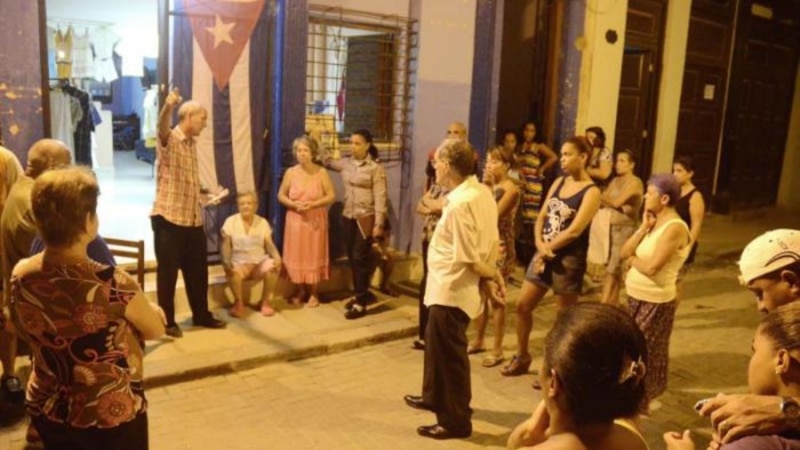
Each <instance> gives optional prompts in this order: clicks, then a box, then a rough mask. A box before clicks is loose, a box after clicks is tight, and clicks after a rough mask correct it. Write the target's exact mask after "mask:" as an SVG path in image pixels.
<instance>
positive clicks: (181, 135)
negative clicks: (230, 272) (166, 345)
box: [150, 89, 226, 338]
mask: <svg viewBox="0 0 800 450" xmlns="http://www.w3.org/2000/svg"><path fill="white" fill-rule="evenodd" d="M179 103H181V97H180V94H179V93H178V90H177V89H175V90H173V91H172V92H170V93H169V94H168V95H167V98H166V100H165V101H164V108H163V109H162V110H161V113H160V115H159V117H158V146H157V156H158V158H157V162H156V174H157V175H156V201H155V203H154V205H153V211H152V212H151V213H150V219H151V221H152V225H153V235H154V245H155V250H156V261H157V262H158V269H157V272H156V284H157V288H158V304H159V305H160V306H161V308H163V309H164V313H165V315H166V318H167V334H168V335H170V336H172V337H176V338H178V337H181V336H183V333H182V332H181V329H180V328H179V327H178V324H176V323H175V282H176V281H177V278H178V269H180V270H181V272H182V273H183V279H184V282H185V286H186V296H187V297H188V299H189V306H190V307H191V309H192V322H193V324H194V325H195V326H200V327H206V328H223V327H225V325H226V324H225V322H223V321H221V320H219V319H217V318H216V317H214V316H213V315H212V314H211V312H210V311H209V310H208V264H207V261H206V235H205V231H204V229H203V215H202V205H203V203H205V202H206V201H207V198H206V195H205V194H204V193H202V192H201V187H200V176H199V173H198V169H197V146H196V144H195V137H197V136H198V135H199V134H200V132H201V131H203V129H204V128H205V127H206V120H207V119H208V112H207V111H206V109H205V108H203V107H202V106H200V104H199V103H197V102H195V101H191V100H190V101H187V102H185V103H183V104H182V105H181V107H180V108H179V109H178V125H176V126H175V127H174V128H170V126H171V123H172V110H173V109H174V107H175V106H176V105H178V104H179Z"/></svg>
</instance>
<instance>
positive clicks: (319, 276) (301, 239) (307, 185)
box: [278, 136, 336, 308]
mask: <svg viewBox="0 0 800 450" xmlns="http://www.w3.org/2000/svg"><path fill="white" fill-rule="evenodd" d="M292 151H293V152H294V156H295V158H296V159H297V164H296V165H295V166H293V167H291V168H289V170H287V171H286V174H285V175H284V177H283V181H282V182H281V187H280V189H279V190H278V201H279V202H281V204H282V205H283V206H285V207H286V228H285V230H284V234H283V265H284V267H286V273H288V275H289V280H290V281H291V282H292V283H293V284H294V285H295V286H296V290H295V293H294V295H293V296H292V300H291V302H292V303H294V304H300V303H301V302H303V301H304V300H305V299H306V295H308V303H306V306H307V307H309V308H314V307H317V306H319V297H318V286H319V283H320V281H325V280H327V279H328V276H329V270H330V266H329V265H330V262H329V258H328V209H327V207H328V205H330V204H331V203H333V201H334V200H335V199H336V193H335V192H334V190H333V184H332V183H331V179H330V177H329V176H328V171H327V170H325V168H324V167H321V166H320V165H318V164H315V163H314V160H315V159H316V157H317V141H315V140H314V139H312V138H309V137H306V136H303V137H299V138H297V139H295V140H294V142H293V143H292ZM306 286H308V288H306Z"/></svg>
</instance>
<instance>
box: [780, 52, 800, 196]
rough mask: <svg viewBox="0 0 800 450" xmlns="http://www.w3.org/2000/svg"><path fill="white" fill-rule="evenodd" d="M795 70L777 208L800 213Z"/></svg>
mask: <svg viewBox="0 0 800 450" xmlns="http://www.w3.org/2000/svg"><path fill="white" fill-rule="evenodd" d="M797 69H798V70H797V79H796V81H795V84H794V101H793V102H792V115H791V117H790V118H789V135H788V136H787V138H786V152H785V153H784V154H783V171H782V172H781V184H780V186H779V187H778V206H779V207H781V208H786V209H788V210H792V211H800V195H798V192H800V177H798V176H797V168H798V167H800V65H798V68H797Z"/></svg>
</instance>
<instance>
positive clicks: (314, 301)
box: [306, 295, 319, 308]
mask: <svg viewBox="0 0 800 450" xmlns="http://www.w3.org/2000/svg"><path fill="white" fill-rule="evenodd" d="M317 306H319V299H318V298H317V296H316V295H312V296H311V297H309V298H308V303H306V308H316V307H317Z"/></svg>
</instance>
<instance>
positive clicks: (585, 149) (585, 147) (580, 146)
mask: <svg viewBox="0 0 800 450" xmlns="http://www.w3.org/2000/svg"><path fill="white" fill-rule="evenodd" d="M564 144H570V145H572V146H573V147H575V150H577V151H578V153H583V154H584V155H586V163H587V164H588V163H589V158H590V157H591V156H592V144H591V143H590V142H589V140H588V139H586V137H585V136H572V137H571V138H569V139H567V140H566V141H564Z"/></svg>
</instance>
